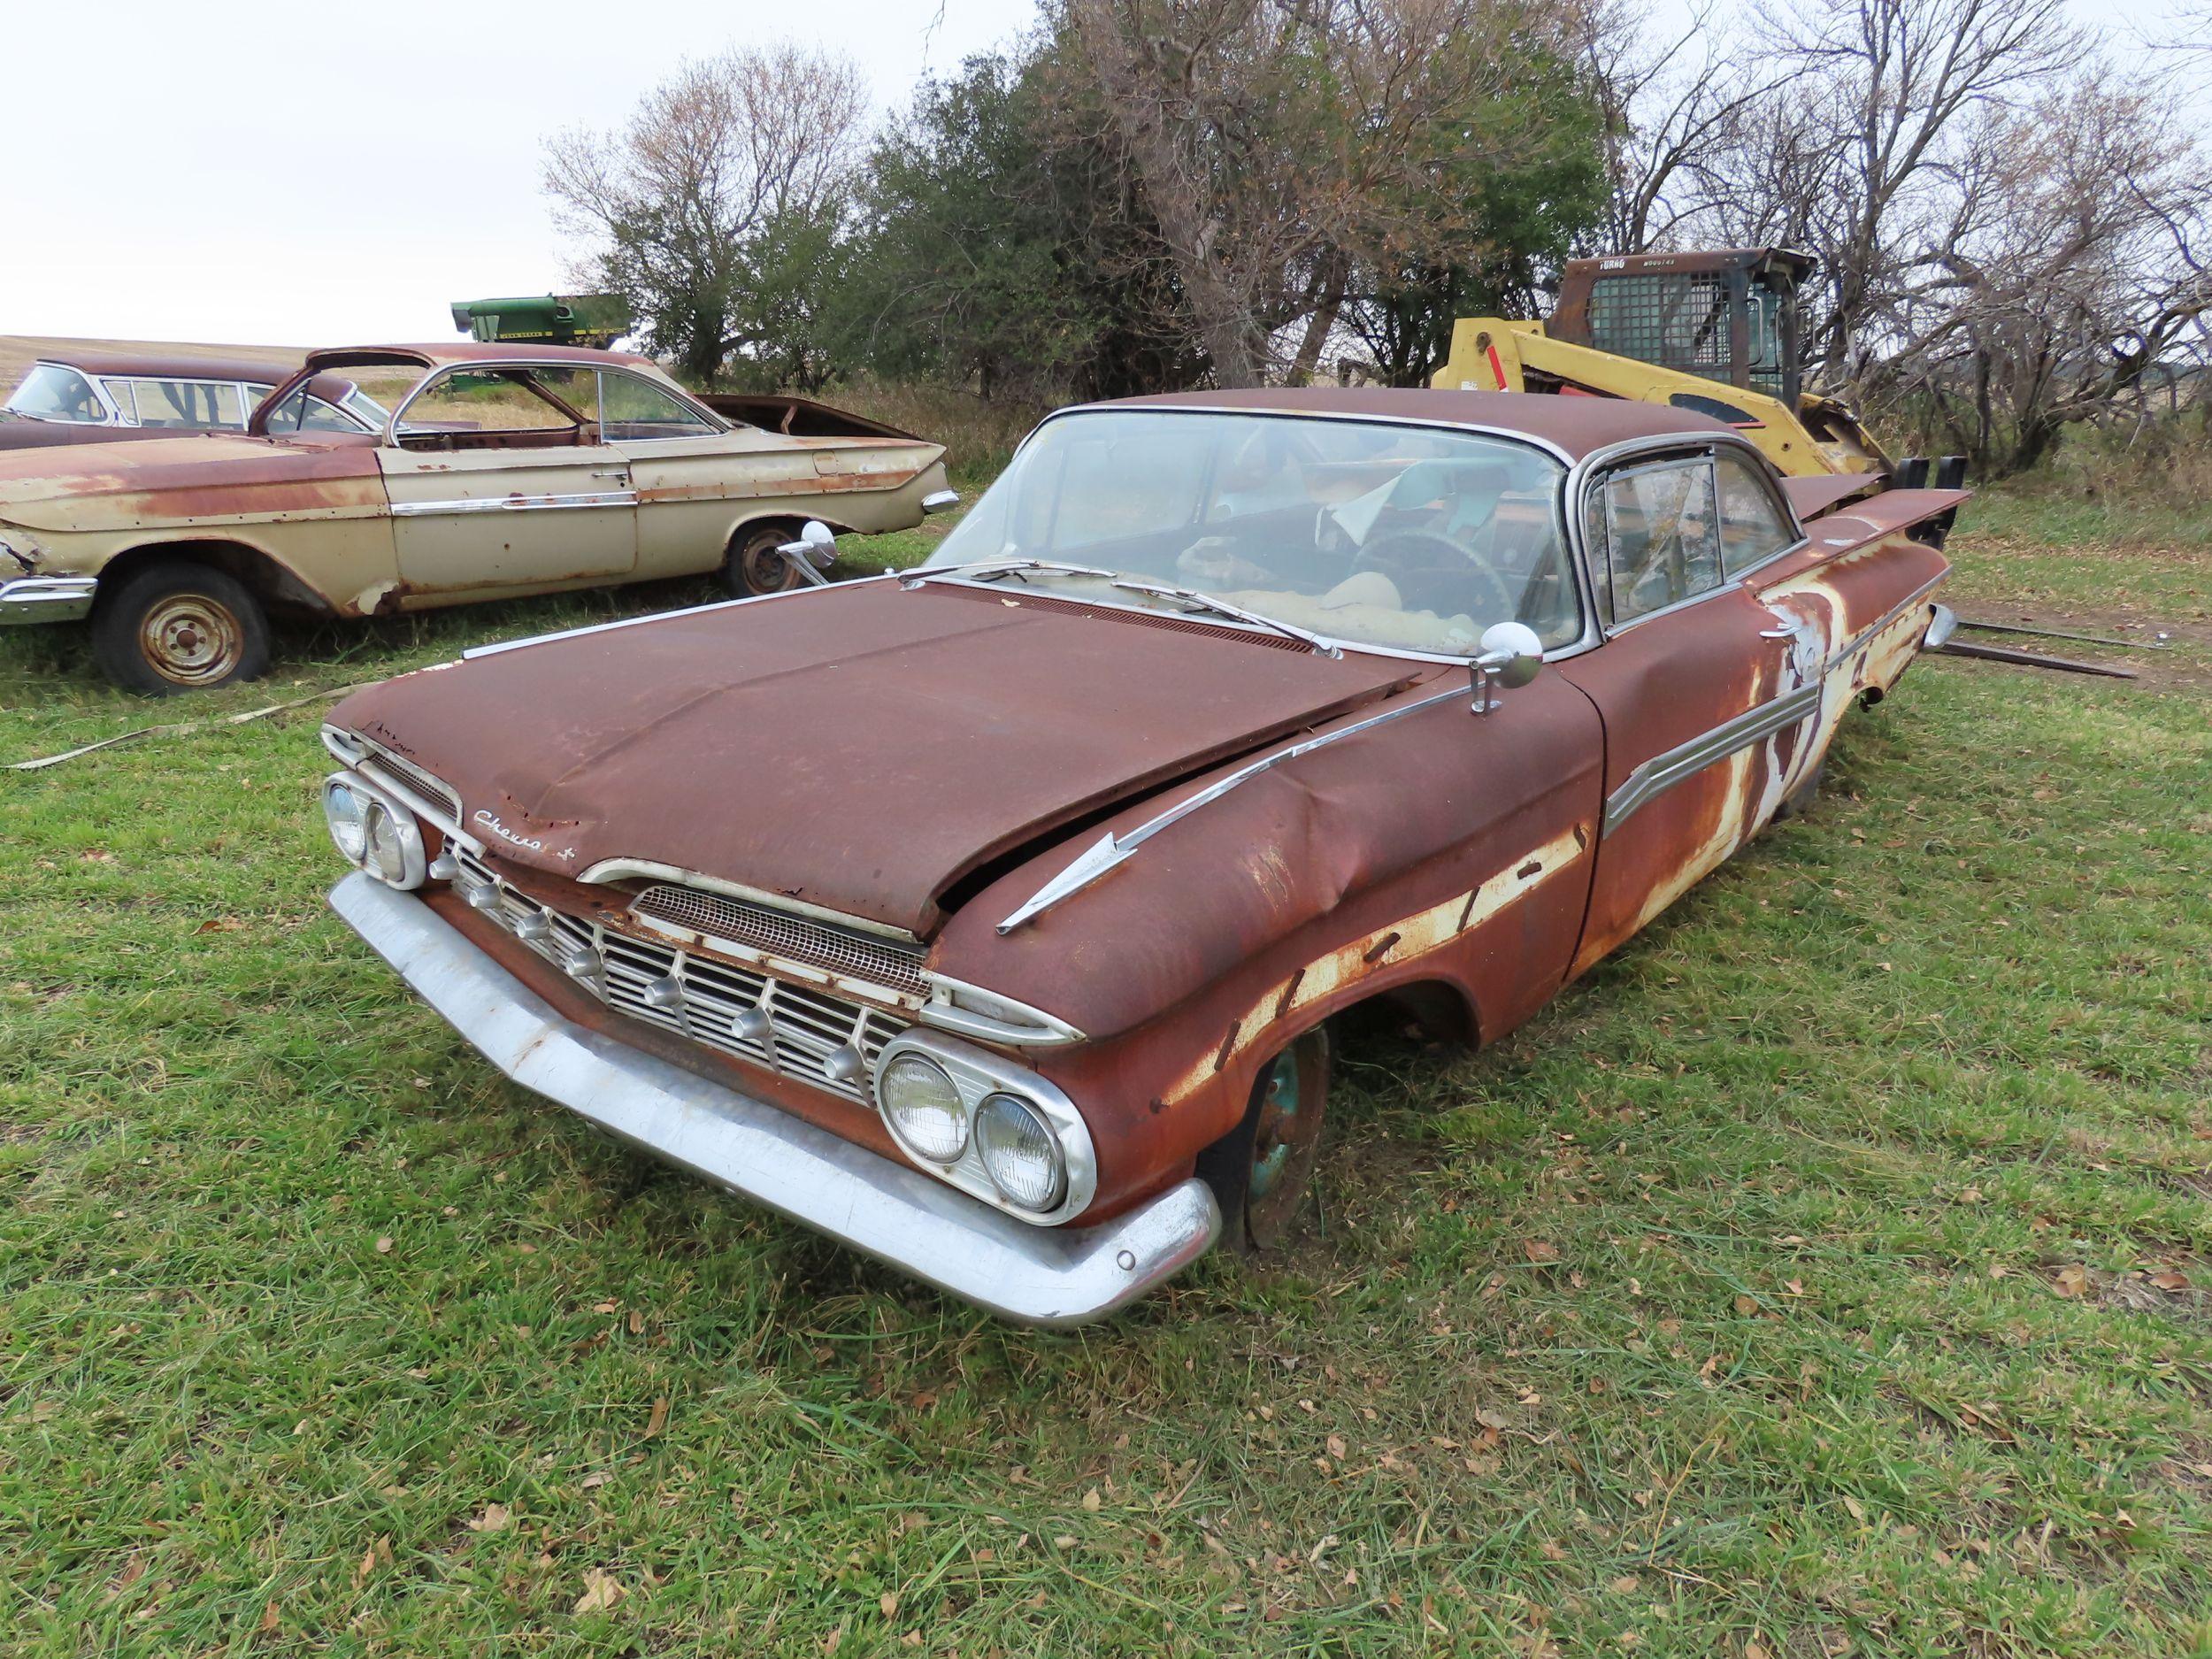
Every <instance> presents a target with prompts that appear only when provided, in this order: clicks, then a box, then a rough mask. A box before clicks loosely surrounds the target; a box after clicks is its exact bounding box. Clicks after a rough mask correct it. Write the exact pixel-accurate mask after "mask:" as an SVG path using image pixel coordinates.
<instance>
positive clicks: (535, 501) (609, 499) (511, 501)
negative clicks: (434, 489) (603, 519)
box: [392, 489, 637, 518]
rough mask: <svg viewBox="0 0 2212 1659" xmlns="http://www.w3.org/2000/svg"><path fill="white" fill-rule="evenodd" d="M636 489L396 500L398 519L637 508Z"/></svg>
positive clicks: (395, 516) (394, 505)
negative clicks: (493, 513) (562, 493)
mask: <svg viewBox="0 0 2212 1659" xmlns="http://www.w3.org/2000/svg"><path fill="white" fill-rule="evenodd" d="M636 505H637V491H635V490H634V489H603V490H593V491H591V492H589V493H588V494H583V495H477V496H470V495H464V496H458V497H457V498H455V499H454V500H451V501H396V502H394V503H392V516H393V517H394V518H429V517H432V516H434V515H443V514H449V513H464V512H563V511H573V510H575V509H577V508H586V507H634V506H636Z"/></svg>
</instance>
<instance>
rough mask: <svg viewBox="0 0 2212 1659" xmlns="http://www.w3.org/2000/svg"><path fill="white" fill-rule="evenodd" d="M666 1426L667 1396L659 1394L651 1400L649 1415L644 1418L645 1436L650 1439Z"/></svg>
mask: <svg viewBox="0 0 2212 1659" xmlns="http://www.w3.org/2000/svg"><path fill="white" fill-rule="evenodd" d="M667 1426H668V1396H667V1395H666V1394H662V1395H660V1396H659V1397H658V1398H657V1399H656V1400H655V1401H654V1402H653V1409H652V1413H651V1415H650V1416H649V1417H647V1418H646V1419H645V1438H646V1439H647V1440H651V1439H653V1438H654V1437H655V1436H657V1434H659V1433H660V1432H661V1431H662V1430H663V1429H664V1428H666V1427H667Z"/></svg>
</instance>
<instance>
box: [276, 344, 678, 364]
mask: <svg viewBox="0 0 2212 1659" xmlns="http://www.w3.org/2000/svg"><path fill="white" fill-rule="evenodd" d="M455 363H488V364H500V363H574V364H578V365H583V364H590V365H595V366H598V367H602V368H626V369H634V368H648V369H650V368H655V367H657V365H655V364H654V362H653V360H652V359H651V358H650V357H639V356H638V355H637V354H636V353H634V352H630V351H591V350H588V349H585V348H584V347H582V346H534V345H526V344H515V345H501V344H497V343H495V342H490V341H484V340H442V341H439V342H435V343H434V344H431V345H384V346H325V347H322V348H320V349H318V350H314V351H311V352H309V353H308V354H307V366H308V367H310V368H316V369H326V368H340V367H344V366H346V365H369V364H390V365H397V366H415V367H420V368H426V369H441V368H444V367H446V366H447V365H449V364H455Z"/></svg>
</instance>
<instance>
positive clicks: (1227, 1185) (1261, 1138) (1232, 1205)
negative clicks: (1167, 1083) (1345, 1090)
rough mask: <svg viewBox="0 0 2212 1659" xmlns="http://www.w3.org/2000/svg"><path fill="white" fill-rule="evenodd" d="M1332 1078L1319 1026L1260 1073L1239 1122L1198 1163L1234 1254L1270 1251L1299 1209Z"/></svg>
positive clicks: (1316, 1155) (1309, 1180)
mask: <svg viewBox="0 0 2212 1659" xmlns="http://www.w3.org/2000/svg"><path fill="white" fill-rule="evenodd" d="M1329 1071H1330V1066H1329V1033H1328V1032H1327V1030H1326V1029H1325V1027H1322V1026H1318V1025H1317V1026H1315V1027H1314V1029H1313V1030H1311V1031H1310V1032H1308V1033H1305V1035H1303V1036H1302V1037H1300V1038H1299V1039H1298V1040H1297V1041H1294V1042H1293V1043H1292V1044H1291V1045H1290V1046H1289V1047H1288V1048H1285V1049H1284V1050H1283V1051H1282V1052H1281V1053H1280V1054H1279V1055H1277V1056H1275V1057H1274V1059H1273V1060H1271V1061H1270V1062H1269V1063H1268V1064H1267V1066H1266V1067H1265V1068H1264V1069H1263V1071H1261V1072H1260V1075H1259V1078H1258V1079H1257V1080H1256V1082H1254V1084H1253V1085H1252V1101H1251V1104H1250V1106H1249V1107H1248V1109H1247V1110H1246V1111H1245V1114H1244V1121H1243V1122H1242V1123H1240V1124H1239V1125H1237V1126H1236V1127H1235V1128H1234V1129H1233V1130H1231V1131H1230V1132H1229V1133H1227V1134H1226V1135H1225V1136H1223V1137H1222V1138H1221V1139H1220V1140H1219V1141H1216V1142H1214V1144H1213V1145H1212V1146H1210V1147H1208V1148H1206V1149H1205V1150H1204V1151H1203V1152H1202V1153H1200V1154H1199V1155H1198V1169H1197V1172H1198V1174H1199V1176H1200V1177H1201V1178H1202V1179H1203V1180H1204V1181H1205V1182H1206V1184H1207V1185H1208V1186H1210V1187H1212V1188H1213V1189H1214V1197H1215V1199H1216V1200H1217V1202H1219V1203H1220V1205H1221V1217H1222V1233H1223V1238H1224V1240H1225V1241H1226V1242H1227V1243H1228V1244H1229V1245H1230V1246H1231V1247H1232V1248H1236V1249H1240V1250H1246V1251H1253V1250H1271V1249H1273V1248H1275V1247H1276V1246H1277V1245H1279V1244H1280V1243H1281V1242H1282V1241H1283V1240H1284V1239H1285V1238H1286V1237H1287V1236H1288V1234H1289V1232H1290V1227H1291V1224H1292V1223H1293V1222H1294V1221H1295V1220H1296V1219H1297V1217H1298V1212H1299V1210H1302V1208H1303V1207H1304V1205H1305V1197H1306V1189H1307V1187H1310V1186H1311V1185H1312V1182H1313V1171H1314V1166H1315V1165H1316V1164H1317V1163H1318V1162H1319V1161H1320V1156H1321V1132H1322V1128H1323V1125H1324V1122H1325V1118H1326V1115H1327V1110H1328V1103H1329Z"/></svg>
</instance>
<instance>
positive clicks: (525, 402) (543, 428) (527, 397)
mask: <svg viewBox="0 0 2212 1659" xmlns="http://www.w3.org/2000/svg"><path fill="white" fill-rule="evenodd" d="M534 386H536V387H541V388H544V390H545V391H547V392H549V393H550V394H551V395H552V396H554V397H556V398H558V399H559V400H560V403H565V404H566V405H567V406H568V407H569V408H570V409H572V410H573V411H576V414H577V415H579V416H580V417H581V418H582V419H584V420H586V421H596V420H597V419H598V418H599V386H598V376H597V375H596V374H595V373H593V372H592V371H591V370H589V369H568V368H560V369H526V370H525V369H499V370H489V369H457V370H455V371H454V372H453V373H450V374H448V375H445V376H444V377H443V378H442V379H440V380H438V381H437V382H436V383H435V384H434V385H433V386H431V387H430V388H429V389H428V390H426V392H424V393H423V395H422V396H420V397H418V398H417V399H415V401H414V402H413V403H410V404H409V405H408V406H407V416H406V419H405V421H404V422H403V424H402V426H401V428H400V430H401V434H402V435H403V436H405V437H409V438H428V437H433V436H442V435H445V434H453V435H455V436H458V435H459V434H472V435H476V436H477V439H478V442H484V443H490V444H496V443H498V442H500V440H501V438H502V437H503V436H504V437H510V438H520V437H521V436H522V434H545V438H546V439H548V440H553V441H556V442H558V441H560V440H559V438H558V435H557V434H569V437H568V440H567V441H569V442H574V441H576V440H577V439H578V438H579V437H580V432H579V428H578V426H577V422H576V421H575V420H574V419H571V418H570V417H569V416H568V415H566V414H565V413H563V412H562V411H561V408H560V406H559V405H558V404H556V403H551V402H549V401H548V400H547V399H546V398H545V397H542V396H539V395H538V392H537V391H535V390H534V389H533V387H534ZM524 441H525V442H527V440H524Z"/></svg>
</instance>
